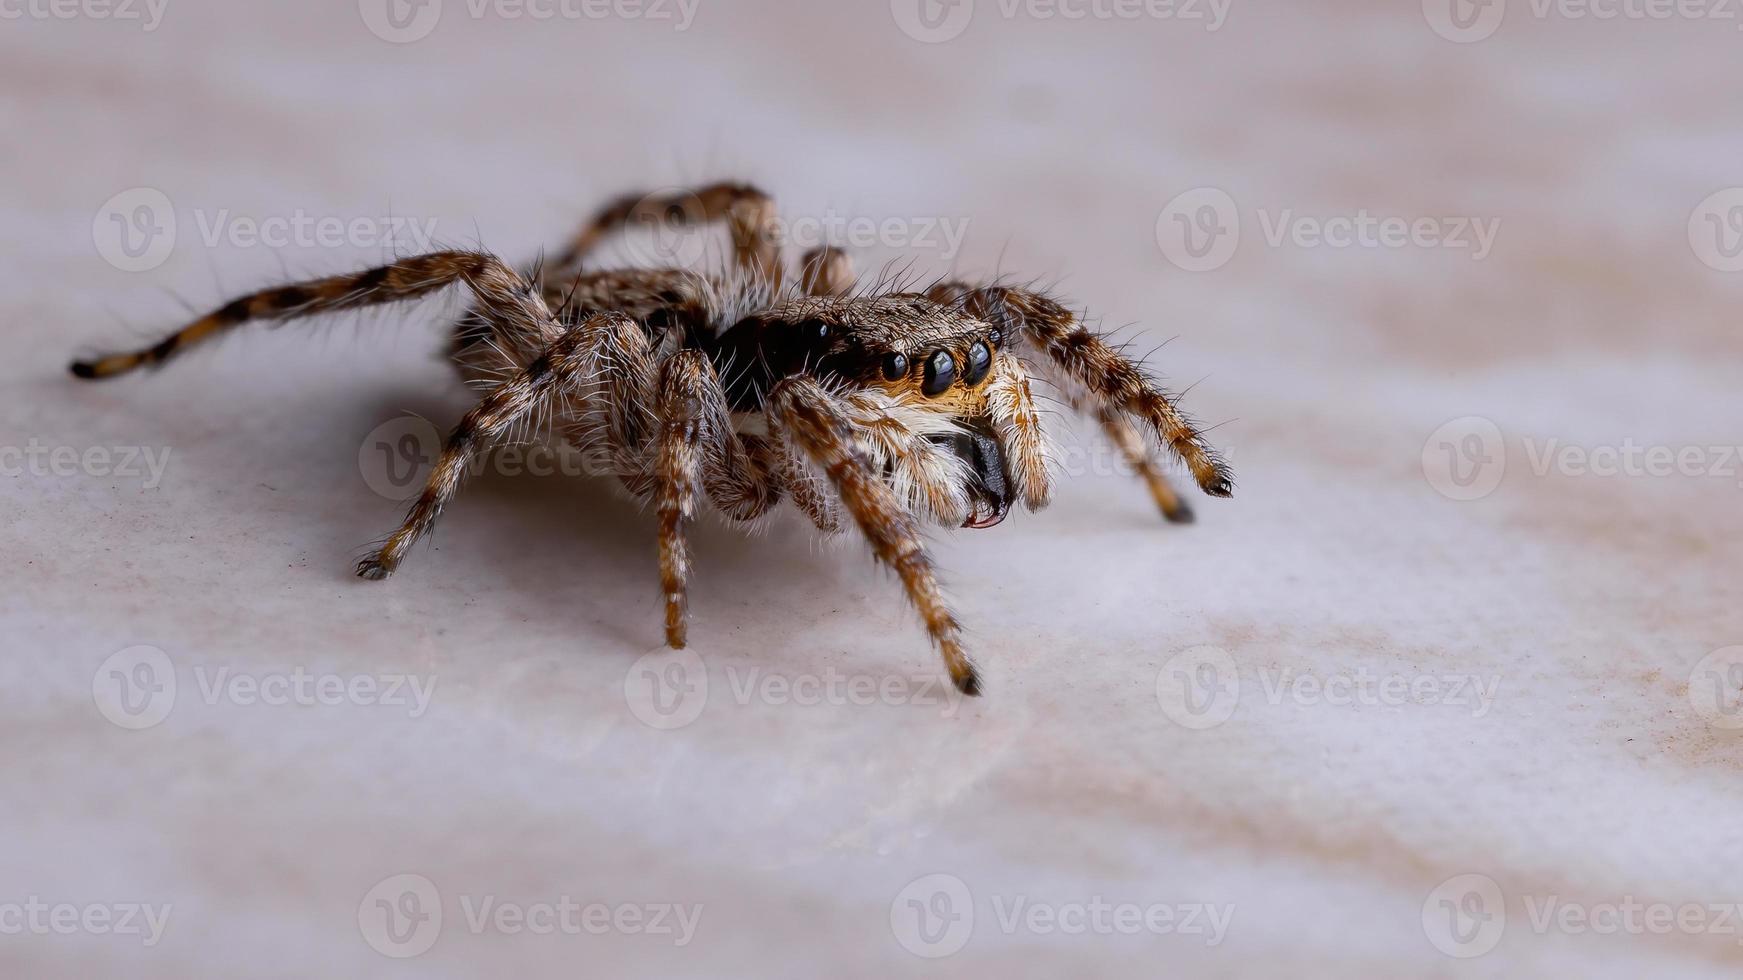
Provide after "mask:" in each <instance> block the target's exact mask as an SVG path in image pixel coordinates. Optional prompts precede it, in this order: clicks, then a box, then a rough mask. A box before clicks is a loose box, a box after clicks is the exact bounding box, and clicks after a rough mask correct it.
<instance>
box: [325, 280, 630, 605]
mask: <svg viewBox="0 0 1743 980" xmlns="http://www.w3.org/2000/svg"><path fill="white" fill-rule="evenodd" d="M615 322H631V321H629V320H628V318H626V317H623V316H621V315H619V314H613V313H601V314H599V315H598V316H595V317H592V318H591V319H588V320H586V321H583V322H582V323H579V324H577V325H576V326H575V327H574V328H573V329H571V330H570V331H569V332H568V333H565V334H563V335H562V336H561V337H559V338H557V340H556V341H555V342H554V343H552V344H551V345H550V346H548V347H546V348H545V350H544V351H543V352H542V353H540V354H539V356H537V357H535V358H533V359H532V361H531V362H530V363H528V364H527V366H526V367H525V368H523V369H522V370H521V371H519V372H518V373H516V374H515V375H514V377H512V378H509V379H508V380H507V381H504V382H502V383H501V384H499V385H497V386H496V387H495V388H494V389H492V390H491V392H490V394H488V395H486V396H485V397H484V400H483V401H481V402H479V403H478V404H477V405H476V406H474V407H473V409H472V410H471V411H469V412H467V413H466V414H465V416H464V417H462V418H461V419H460V424H459V425H456V426H455V427H454V431H453V432H452V433H450V434H449V436H448V442H447V445H446V446H445V447H444V448H443V449H442V455H441V457H440V458H438V459H437V460H436V465H435V467H434V468H433V469H432V470H431V471H430V477H429V480H428V481H427V482H426V483H425V484H424V492H423V493H422V494H420V495H419V496H418V499H417V500H416V501H414V502H413V503H412V506H411V510H410V511H409V512H408V513H407V514H406V519H405V522H404V523H403V524H401V525H400V526H399V528H398V529H396V530H395V531H394V532H393V533H392V534H390V535H388V537H387V541H386V543H385V544H383V545H382V546H381V549H380V550H379V551H376V552H375V553H374V554H372V555H370V556H368V557H367V558H364V559H363V560H362V561H361V562H358V563H357V574H358V575H361V576H363V577H364V578H367V579H383V578H386V577H387V576H389V575H391V574H392V573H393V571H394V570H395V569H396V568H398V567H399V563H400V561H401V560H402V559H403V558H404V557H405V553H406V550H407V549H408V548H410V547H411V546H412V544H413V543H415V542H416V541H417V540H418V538H420V537H422V536H423V535H424V534H425V533H426V532H428V531H429V529H430V526H431V525H432V524H434V523H435V521H436V518H437V517H438V516H440V515H441V513H442V509H443V508H444V507H446V506H447V505H448V501H450V500H452V499H453V497H454V494H455V493H456V492H457V491H458V490H459V489H460V481H461V479H462V478H463V477H464V476H465V475H466V463H467V461H468V460H469V459H470V458H471V457H472V455H473V454H474V453H477V452H479V451H480V450H482V449H483V448H484V447H485V446H486V445H487V444H489V442H490V440H491V439H493V438H495V437H497V436H499V435H501V434H502V433H504V432H506V431H508V430H510V429H511V428H513V427H514V426H515V425H516V424H518V423H520V422H522V421H524V420H525V419H527V418H528V417H529V416H530V415H531V414H532V413H533V412H534V411H535V410H537V409H538V408H539V407H540V406H541V405H542V404H545V403H546V402H547V401H548V400H550V399H552V397H553V396H555V395H560V394H563V393H566V392H574V391H576V390H577V389H579V388H580V387H581V386H582V385H583V384H584V383H586V382H587V381H588V380H589V377H588V370H587V367H588V366H587V361H586V359H585V358H583V357H581V356H579V352H580V349H581V347H582V345H583V343H585V341H586V340H587V339H588V337H589V336H590V335H591V334H593V333H594V332H596V331H598V330H601V329H603V328H605V327H606V326H608V325H611V324H613V323H615ZM632 325H633V322H632Z"/></svg>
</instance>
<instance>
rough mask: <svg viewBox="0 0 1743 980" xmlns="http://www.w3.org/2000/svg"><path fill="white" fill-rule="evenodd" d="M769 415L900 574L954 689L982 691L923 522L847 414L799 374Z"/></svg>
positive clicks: (779, 434)
mask: <svg viewBox="0 0 1743 980" xmlns="http://www.w3.org/2000/svg"><path fill="white" fill-rule="evenodd" d="M769 419H770V425H771V427H772V428H773V430H774V431H775V434H776V438H778V439H782V440H786V441H788V442H789V443H790V444H792V445H794V446H795V447H796V448H798V449H799V450H800V451H801V452H803V453H804V454H805V455H806V456H807V457H809V458H810V459H811V460H813V461H814V462H815V463H816V464H817V466H818V467H819V468H821V469H822V470H823V472H824V473H825V474H826V475H827V476H828V478H829V481H830V483H832V484H834V487H835V491H836V493H837V494H838V495H839V496H840V498H841V502H842V505H843V506H844V507H846V509H847V511H848V513H849V514H851V515H852V516H853V520H854V523H856V524H858V525H859V529H860V531H861V532H862V533H864V534H865V536H866V540H867V541H869V542H870V543H871V546H872V553H873V554H874V555H876V556H877V559H878V560H879V561H881V562H883V563H884V564H885V565H887V566H889V567H890V568H891V569H892V570H894V571H895V573H896V575H897V577H899V578H900V579H901V580H902V587H903V588H904V589H905V590H906V591H907V593H908V599H909V600H910V601H911V602H913V604H914V606H915V607H916V608H917V609H918V610H919V612H920V616H921V618H922V619H923V620H925V623H926V632H927V633H928V634H929V635H930V636H931V637H932V641H933V643H935V644H936V645H937V646H938V650H939V652H940V653H941V654H943V656H944V664H945V667H946V668H947V669H948V670H949V671H950V679H951V681H952V682H954V683H955V684H956V688H957V690H959V691H961V692H962V693H964V694H968V695H975V694H979V693H980V679H979V675H978V674H977V673H976V672H975V668H974V664H973V662H972V661H970V660H969V659H968V655H967V654H966V653H964V652H963V649H962V635H961V628H960V627H959V626H958V625H957V623H956V615H955V613H953V612H951V611H950V607H949V606H948V605H947V604H946V603H945V601H944V596H943V593H942V591H941V590H940V588H939V586H938V577H937V574H936V572H935V571H934V570H933V567H932V559H931V558H930V557H929V556H928V555H927V554H926V547H925V545H924V543H923V542H922V541H921V538H920V525H919V522H918V521H916V520H915V519H914V515H913V514H911V513H909V512H908V510H907V509H906V508H904V507H903V506H902V504H901V502H900V501H899V500H897V499H896V495H895V493H894V492H893V491H891V490H890V488H889V487H888V486H887V485H885V484H884V482H883V481H882V480H881V479H879V478H878V475H877V473H875V472H874V471H873V470H872V468H871V466H870V464H869V463H868V462H867V461H866V458H865V455H864V454H863V453H862V452H860V451H859V449H858V448H856V446H855V445H854V442H855V440H854V432H853V425H852V423H851V421H850V420H849V416H848V413H847V412H846V411H844V410H843V409H842V407H841V405H840V404H839V403H838V402H837V401H836V400H835V398H834V397H833V396H831V395H830V394H829V392H827V391H825V390H824V389H823V386H822V385H820V384H818V383H817V382H816V381H815V380H813V379H811V378H808V377H804V376H800V377H794V378H789V379H787V380H785V381H782V382H781V383H780V384H778V385H776V386H775V389H774V391H772V392H770V395H769Z"/></svg>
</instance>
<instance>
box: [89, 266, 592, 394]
mask: <svg viewBox="0 0 1743 980" xmlns="http://www.w3.org/2000/svg"><path fill="white" fill-rule="evenodd" d="M456 282H460V283H464V284H465V285H466V286H467V288H469V289H471V290H472V292H473V295H474V296H475V297H476V298H477V304H476V306H475V309H474V312H475V313H476V314H477V315H478V316H479V317H482V318H483V319H484V320H485V321H487V322H488V323H489V324H490V325H491V326H492V327H493V328H494V330H495V333H496V334H497V335H498V336H499V337H501V338H506V339H510V340H512V341H514V342H515V343H517V344H520V345H524V346H526V347H529V348H530V349H532V350H535V351H536V350H538V349H540V348H542V347H544V345H545V344H548V343H550V342H552V341H554V340H556V339H557V337H559V336H560V335H561V334H562V327H560V326H559V325H558V324H557V322H556V321H555V320H554V319H552V317H551V311H550V309H549V308H548V307H547V306H546V305H545V301H544V300H543V299H541V298H540V297H539V295H538V293H537V292H536V291H534V290H533V289H532V287H530V286H529V285H528V284H527V282H526V280H524V279H522V278H521V277H520V276H519V275H518V274H517V273H516V272H515V271H514V270H513V269H510V268H509V267H508V266H507V265H505V264H504V263H503V262H502V260H500V259H498V258H496V257H495V256H493V255H488V254H485V253H482V252H433V253H431V254H428V255H420V256H416V257H413V258H408V259H402V260H401V261H398V262H395V263H393V264H392V265H384V266H380V267H378V268H374V269H369V270H366V271H363V272H357V273H353V274H350V275H344V276H330V277H328V278H325V279H311V280H309V281H307V282H299V283H293V284H291V285H288V286H279V287H277V288H274V289H267V290H262V291H261V292H257V293H251V294H249V295H247V296H242V297H239V298H237V299H234V300H231V301H230V302H229V303H227V304H225V305H224V306H223V307H220V308H219V309H217V310H214V311H213V312H211V313H208V314H206V315H205V316H203V317H201V318H199V319H198V320H195V321H194V322H193V323H190V324H188V325H187V326H185V327H183V328H182V329H180V330H178V331H176V332H175V333H172V334H170V335H169V336H168V337H165V338H164V339H163V340H161V341H158V342H157V343H156V344H153V345H152V346H150V347H145V348H141V349H139V350H135V351H130V352H125V353H118V354H109V355H107V356H104V357H99V358H96V359H95V360H90V361H75V362H73V365H72V372H73V374H74V375H75V376H77V377H80V378H109V377H113V376H115V375H118V374H125V373H127V372H128V371H131V370H133V369H134V368H138V367H142V366H145V365H158V364H162V363H163V362H164V361H166V360H168V359H169V358H170V357H171V356H173V355H175V354H179V353H181V352H182V351H184V350H187V349H188V348H189V347H192V346H193V345H195V344H197V343H199V342H201V341H204V340H207V339H210V338H212V337H215V336H217V335H219V334H221V333H223V332H224V331H226V330H230V329H232V328H235V327H239V326H241V325H242V324H244V323H248V322H249V321H252V320H293V319H296V318H298V317H305V316H314V315H317V314H321V313H334V312H338V311H341V310H351V309H357V308H359V307H364V306H375V305H377V304H381V303H394V302H398V301H400V300H408V299H416V298H418V297H420V296H425V295H428V294H430V293H433V292H435V291H436V290H438V289H441V288H442V287H444V286H447V285H449V284H451V283H456Z"/></svg>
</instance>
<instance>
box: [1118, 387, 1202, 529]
mask: <svg viewBox="0 0 1743 980" xmlns="http://www.w3.org/2000/svg"><path fill="white" fill-rule="evenodd" d="M1095 419H1096V421H1097V422H1099V423H1100V424H1101V428H1102V431H1103V432H1105V433H1107V437H1108V439H1109V440H1110V441H1112V442H1113V444H1114V448H1116V449H1118V450H1119V451H1120V455H1122V456H1124V457H1125V458H1126V462H1127V463H1128V464H1129V465H1130V466H1131V467H1132V468H1133V469H1135V470H1137V471H1138V476H1140V477H1142V478H1143V480H1144V484H1145V485H1146V486H1148V487H1149V488H1150V496H1151V497H1153V498H1155V501H1156V506H1157V507H1158V508H1160V509H1161V511H1162V518H1163V519H1164V520H1166V521H1168V523H1170V524H1191V523H1192V522H1193V520H1194V516H1193V513H1192V506H1191V505H1190V504H1188V503H1187V502H1186V501H1185V500H1183V499H1181V496H1180V494H1179V493H1176V492H1175V490H1174V487H1173V485H1171V484H1170V483H1169V482H1168V478H1167V477H1166V476H1163V475H1162V470H1161V468H1160V467H1158V466H1157V465H1156V460H1155V458H1154V457H1152V456H1151V455H1150V447H1149V446H1146V445H1144V437H1143V436H1140V435H1138V430H1136V429H1134V428H1132V423H1131V422H1130V421H1128V420H1127V419H1126V417H1125V416H1124V415H1121V414H1120V413H1119V412H1116V411H1114V410H1113V409H1110V408H1102V409H1099V410H1097V411H1096V413H1095Z"/></svg>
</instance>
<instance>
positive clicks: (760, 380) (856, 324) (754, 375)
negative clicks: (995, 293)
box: [721, 295, 1016, 528]
mask: <svg viewBox="0 0 1743 980" xmlns="http://www.w3.org/2000/svg"><path fill="white" fill-rule="evenodd" d="M1003 342H1004V338H1003V337H1002V336H1001V335H1000V333H999V331H998V330H997V329H996V328H994V327H992V326H990V325H989V324H987V323H985V322H984V321H981V320H978V319H976V318H974V317H971V316H968V315H967V314H965V313H963V312H961V311H960V310H956V309H952V308H950V307H945V306H940V305H939V304H937V303H933V302H931V301H930V300H927V299H924V298H922V297H919V296H908V295H898V296H882V297H865V298H853V299H825V298H806V299H798V300H793V301H790V302H787V303H784V304H782V305H780V306H777V307H774V308H771V309H768V310H765V311H763V312H761V313H758V314H756V315H754V316H752V317H749V318H747V319H745V320H743V321H740V322H739V323H738V324H737V325H736V326H735V327H734V328H733V329H732V330H731V331H728V332H727V333H726V334H723V335H722V337H721V347H722V351H723V353H725V354H726V355H727V357H728V359H729V360H730V361H731V362H734V363H735V365H736V366H735V367H733V368H732V369H731V370H728V371H727V372H726V375H727V378H728V391H729V394H730V396H731V397H732V399H733V401H734V403H735V407H749V406H748V405H747V404H746V402H747V401H754V400H755V392H756V391H759V390H760V391H764V392H766V391H767V390H768V388H769V387H771V386H772V384H773V383H774V382H775V381H778V380H780V379H781V378H785V377H791V376H793V375H796V374H809V375H811V376H812V377H815V378H818V379H819V380H821V381H823V382H825V383H826V384H827V383H833V384H837V385H841V386H843V387H846V388H858V389H869V390H874V391H880V392H882V393H884V394H885V395H888V396H889V397H890V399H891V400H892V402H894V403H895V404H896V405H897V406H899V407H900V408H901V409H902V410H903V412H904V413H905V414H909V415H910V416H912V414H913V413H916V412H918V413H925V414H926V415H932V416H937V417H938V418H937V422H939V423H940V424H939V425H937V426H936V427H935V428H936V434H932V435H929V436H928V438H930V439H931V440H932V441H933V442H934V443H937V444H939V445H942V446H945V447H947V448H949V449H950V450H951V451H952V452H954V453H955V454H956V455H957V456H958V457H959V458H960V459H961V460H962V462H963V463H964V464H965V467H966V469H967V472H968V474H969V481H970V486H968V487H967V490H968V491H969V498H970V500H971V501H972V502H973V510H972V511H971V513H970V514H969V516H968V519H967V521H966V522H965V523H964V525H963V526H965V527H977V528H978V527H992V526H993V525H995V524H998V523H999V522H1000V521H1003V520H1004V519H1005V515H1006V514H1008V513H1009V512H1010V509H1011V504H1012V502H1013V501H1014V500H1015V498H1016V494H1015V492H1014V490H1013V487H1012V481H1011V479H1010V475H1009V472H1008V471H1007V468H1006V463H1005V451H1004V447H1003V446H1002V445H1001V444H1000V442H999V438H998V435H997V433H996V431H995V429H994V426H993V424H992V413H991V411H990V406H989V404H988V395H989V389H990V388H991V387H992V386H991V385H990V384H989V382H988V379H989V378H991V377H992V375H993V373H994V369H995V367H996V366H997V363H998V359H999V357H1000V347H1001V346H1002V344H1003ZM928 428H929V429H931V428H932V427H928Z"/></svg>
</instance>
